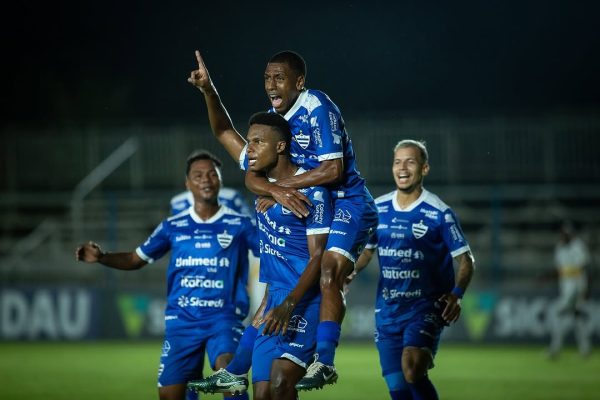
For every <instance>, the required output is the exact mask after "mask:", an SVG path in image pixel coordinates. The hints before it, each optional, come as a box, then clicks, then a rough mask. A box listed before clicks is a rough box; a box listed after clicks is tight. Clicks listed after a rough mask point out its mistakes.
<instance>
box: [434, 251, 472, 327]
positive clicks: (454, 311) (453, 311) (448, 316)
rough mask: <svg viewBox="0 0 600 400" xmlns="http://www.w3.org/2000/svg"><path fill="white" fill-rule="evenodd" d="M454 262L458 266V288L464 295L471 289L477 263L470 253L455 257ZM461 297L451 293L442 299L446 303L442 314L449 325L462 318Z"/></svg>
mask: <svg viewBox="0 0 600 400" xmlns="http://www.w3.org/2000/svg"><path fill="white" fill-rule="evenodd" d="M454 260H455V261H456V262H457V264H458V271H457V273H456V288H458V290H460V291H461V292H462V293H464V292H465V291H466V290H467V287H469V283H470V282H471V278H472V277H473V272H474V271H475V263H474V260H473V255H472V254H471V252H470V251H467V252H466V253H462V254H459V255H458V256H456V257H454ZM461 297H462V295H461V296H458V295H457V294H455V293H453V292H450V293H446V294H445V295H443V296H442V297H440V301H441V302H442V303H444V302H445V303H446V306H445V307H444V311H443V312H442V318H444V320H445V321H446V322H448V323H450V322H456V321H458V318H459V317H460V310H461V307H460V299H461Z"/></svg>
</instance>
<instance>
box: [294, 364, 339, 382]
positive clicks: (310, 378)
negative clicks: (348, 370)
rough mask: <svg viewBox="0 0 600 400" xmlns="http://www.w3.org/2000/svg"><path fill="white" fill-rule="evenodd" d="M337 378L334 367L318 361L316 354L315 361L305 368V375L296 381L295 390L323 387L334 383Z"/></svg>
mask: <svg viewBox="0 0 600 400" xmlns="http://www.w3.org/2000/svg"><path fill="white" fill-rule="evenodd" d="M337 379H338V374H337V372H336V370H335V367H334V366H332V365H325V364H323V363H322V362H320V361H318V356H315V361H314V362H313V363H312V364H310V366H309V367H308V369H307V370H306V375H304V377H303V378H302V379H300V381H299V382H298V383H296V390H313V389H323V386H325V385H333V384H334V383H336V382H337Z"/></svg>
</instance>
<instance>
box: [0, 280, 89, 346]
mask: <svg viewBox="0 0 600 400" xmlns="http://www.w3.org/2000/svg"><path fill="white" fill-rule="evenodd" d="M90 316H91V299H90V296H89V294H88V293H87V292H85V291H83V290H78V291H74V292H73V291H68V290H60V291H57V292H55V293H52V292H50V291H48V290H37V291H35V292H33V294H32V296H31V297H30V298H29V297H28V296H26V295H25V294H24V293H22V292H20V291H18V290H11V289H9V290H5V291H3V292H2V293H1V294H0V337H2V338H6V339H20V338H27V339H39V338H47V339H63V338H64V339H82V338H84V337H85V335H86V334H87V333H88V331H89V329H90Z"/></svg>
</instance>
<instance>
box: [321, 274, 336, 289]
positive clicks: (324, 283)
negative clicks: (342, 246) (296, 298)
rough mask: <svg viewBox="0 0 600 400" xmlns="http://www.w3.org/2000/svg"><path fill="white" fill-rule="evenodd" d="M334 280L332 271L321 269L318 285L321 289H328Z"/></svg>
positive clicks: (331, 286)
mask: <svg viewBox="0 0 600 400" xmlns="http://www.w3.org/2000/svg"><path fill="white" fill-rule="evenodd" d="M334 282H335V280H334V279H333V271H324V270H321V278H320V280H319V286H320V287H321V290H328V289H332V288H333V284H334Z"/></svg>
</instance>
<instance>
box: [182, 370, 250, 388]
mask: <svg viewBox="0 0 600 400" xmlns="http://www.w3.org/2000/svg"><path fill="white" fill-rule="evenodd" d="M187 387H188V389H190V390H193V391H194V392H196V393H198V392H202V393H225V392H231V393H234V394H241V393H244V392H245V391H247V390H248V375H247V374H244V375H234V374H232V373H231V372H229V371H227V370H226V369H225V368H221V369H220V370H218V371H217V372H215V373H214V374H212V375H210V376H207V377H206V378H203V379H199V380H197V381H190V382H188V384H187Z"/></svg>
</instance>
